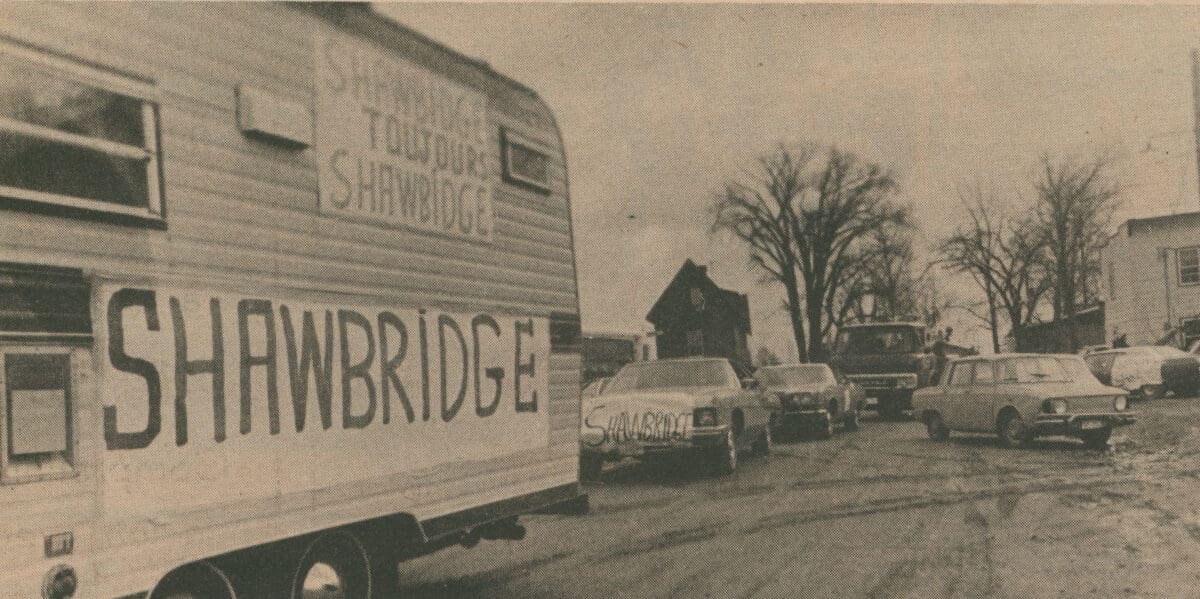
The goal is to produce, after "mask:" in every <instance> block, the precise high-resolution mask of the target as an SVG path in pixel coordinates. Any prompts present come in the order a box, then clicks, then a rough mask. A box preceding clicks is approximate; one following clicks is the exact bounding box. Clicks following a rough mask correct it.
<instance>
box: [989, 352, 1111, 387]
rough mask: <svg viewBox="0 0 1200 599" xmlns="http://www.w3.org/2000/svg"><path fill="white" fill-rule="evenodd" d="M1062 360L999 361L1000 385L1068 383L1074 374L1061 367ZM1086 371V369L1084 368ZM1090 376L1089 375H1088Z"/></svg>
mask: <svg viewBox="0 0 1200 599" xmlns="http://www.w3.org/2000/svg"><path fill="white" fill-rule="evenodd" d="M1064 361H1065V360H1064V359H1060V358H1055V357H1052V356H1030V357H1023V358H1009V359H1007V360H1001V361H1000V372H999V374H1000V382H1002V383H1070V382H1074V381H1075V380H1076V378H1075V377H1076V375H1077V373H1076V374H1073V373H1072V372H1070V371H1068V370H1067V368H1066V367H1065V366H1064V365H1063V362H1064ZM1084 368H1085V369H1086V368H1087V367H1086V366H1084ZM1089 376H1091V375H1089Z"/></svg>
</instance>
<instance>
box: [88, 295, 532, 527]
mask: <svg viewBox="0 0 1200 599" xmlns="http://www.w3.org/2000/svg"><path fill="white" fill-rule="evenodd" d="M100 294H101V299H102V301H103V304H102V305H103V306H104V309H105V324H104V326H103V327H102V328H101V335H102V340H101V348H102V351H103V352H104V355H105V357H104V361H103V369H102V381H101V389H102V390H103V391H102V400H103V405H104V414H103V417H104V421H103V426H104V440H105V441H104V442H105V446H106V448H107V452H106V457H105V464H106V467H105V486H106V488H107V489H108V492H107V493H106V494H105V502H106V504H107V506H108V509H110V510H113V511H115V512H117V513H127V514H145V513H153V512H155V511H159V510H162V509H164V508H165V507H167V506H169V509H170V510H171V511H177V510H184V509H187V508H188V507H191V506H194V507H201V506H205V505H209V504H211V503H213V502H214V501H234V500H239V499H252V498H261V497H270V496H275V495H286V494H288V493H294V492H298V491H308V490H315V489H321V488H326V487H331V486H335V485H338V484H342V483H347V482H354V481H365V480H371V479H377V478H383V477H388V476H390V475H397V474H406V473H407V474H420V473H421V472H427V471H431V470H432V469H434V468H438V467H445V466H447V465H449V464H452V463H455V462H476V461H482V460H490V459H495V458H501V457H504V456H506V455H511V454H515V453H519V452H522V451H527V450H530V449H534V448H541V447H546V446H547V445H548V444H549V426H550V421H549V415H548V401H549V373H548V366H549V364H548V361H549V352H550V336H549V330H548V322H547V320H546V319H545V318H529V317H514V316H511V315H508V316H503V315H498V314H487V313H475V314H462V313H449V312H442V311H438V310H432V309H430V310H426V309H410V308H400V307H387V306H364V305H348V306H335V305H317V304H312V303H307V302H299V301H288V300H280V299H276V298H263V297H251V296H237V295H229V294H224V293H220V294H213V293H203V292H199V291H190V290H180V289H144V288H126V287H116V286H113V287H106V288H102V289H101V290H100Z"/></svg>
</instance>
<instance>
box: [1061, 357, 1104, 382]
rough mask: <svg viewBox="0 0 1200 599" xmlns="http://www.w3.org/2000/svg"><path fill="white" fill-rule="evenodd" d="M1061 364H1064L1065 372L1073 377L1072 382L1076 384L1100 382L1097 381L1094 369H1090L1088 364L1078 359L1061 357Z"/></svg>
mask: <svg viewBox="0 0 1200 599" xmlns="http://www.w3.org/2000/svg"><path fill="white" fill-rule="evenodd" d="M1058 362H1059V364H1062V367H1063V370H1065V371H1066V372H1067V375H1068V376H1070V377H1071V380H1072V381H1074V382H1076V383H1082V382H1085V381H1086V382H1089V383H1090V382H1097V383H1098V382H1100V381H1099V380H1097V379H1096V375H1095V374H1093V373H1092V369H1091V368H1088V365H1087V363H1085V362H1084V361H1083V360H1081V359H1079V358H1076V357H1067V356H1064V357H1061V358H1059V359H1058Z"/></svg>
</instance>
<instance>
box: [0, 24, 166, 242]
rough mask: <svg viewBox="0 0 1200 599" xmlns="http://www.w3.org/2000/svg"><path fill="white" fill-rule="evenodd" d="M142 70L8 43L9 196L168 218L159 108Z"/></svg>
mask: <svg viewBox="0 0 1200 599" xmlns="http://www.w3.org/2000/svg"><path fill="white" fill-rule="evenodd" d="M150 91H151V86H150V85H149V84H148V83H146V82H143V81H139V80H137V79H134V78H132V77H127V76H122V75H119V74H117V73H114V72H109V71H106V70H103V69H100V68H97V67H92V66H89V65H85V64H82V63H78V62H75V61H72V60H68V59H65V58H61V57H58V56H54V55H49V54H46V53H41V52H37V51H35V50H33V49H30V48H24V47H21V46H17V45H13V44H4V43H0V198H3V200H4V204H5V205H8V206H14V205H18V206H22V207H34V208H54V209H57V210H58V211H60V212H61V211H63V210H65V211H67V212H68V213H72V212H74V213H82V214H88V215H96V214H100V215H120V216H125V217H134V218H135V219H138V220H140V221H147V220H149V221H157V222H161V218H162V214H163V209H162V197H161V192H160V185H159V180H160V174H159V173H160V171H159V156H158V141H157V140H158V131H157V120H158V115H157V112H156V111H157V107H156V105H155V103H153V102H151V101H150V100H149V99H148V95H149V93H150Z"/></svg>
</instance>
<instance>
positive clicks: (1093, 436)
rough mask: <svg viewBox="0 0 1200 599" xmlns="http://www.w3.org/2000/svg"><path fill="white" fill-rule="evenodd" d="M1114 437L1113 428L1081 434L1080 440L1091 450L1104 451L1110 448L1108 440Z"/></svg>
mask: <svg viewBox="0 0 1200 599" xmlns="http://www.w3.org/2000/svg"><path fill="white" fill-rule="evenodd" d="M1111 436H1112V429H1111V428H1104V429H1100V430H1097V431H1088V432H1086V433H1081V434H1080V435H1079V438H1080V439H1081V440H1082V441H1083V444H1084V445H1086V446H1087V447H1088V448H1089V449H1100V450H1104V449H1107V448H1108V439H1109V437H1111Z"/></svg>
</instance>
